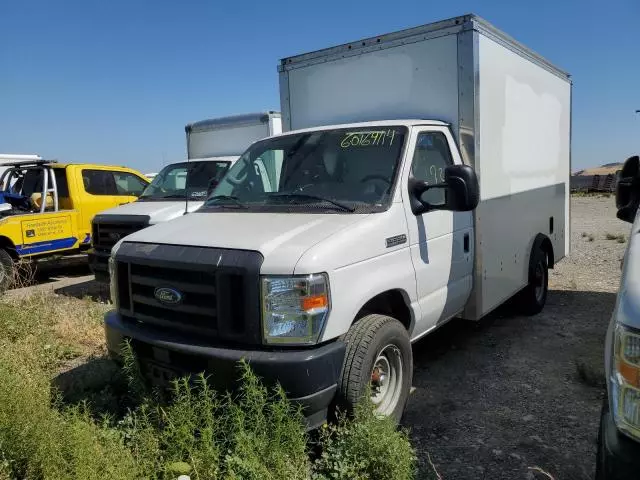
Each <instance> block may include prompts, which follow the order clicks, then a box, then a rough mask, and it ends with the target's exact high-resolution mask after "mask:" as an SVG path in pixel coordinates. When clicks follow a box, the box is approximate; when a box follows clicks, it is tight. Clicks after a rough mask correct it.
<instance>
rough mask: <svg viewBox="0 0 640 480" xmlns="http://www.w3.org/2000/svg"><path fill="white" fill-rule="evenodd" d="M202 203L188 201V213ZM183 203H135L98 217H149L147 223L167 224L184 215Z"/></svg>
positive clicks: (112, 209) (106, 211) (101, 213)
mask: <svg viewBox="0 0 640 480" xmlns="http://www.w3.org/2000/svg"><path fill="white" fill-rule="evenodd" d="M202 204H203V202H194V201H189V212H193V211H195V210H197V209H198V208H200V207H201V206H202ZM184 210H185V201H184V200H179V201H175V200H172V201H170V202H164V201H161V202H158V201H142V202H141V201H137V202H132V203H127V204H126V205H121V206H119V207H117V208H111V209H109V210H105V211H104V212H100V216H101V217H103V216H106V215H118V216H122V215H147V216H149V223H150V224H151V225H154V224H156V223H162V222H168V221H169V220H173V219H174V218H178V217H181V216H183V215H184Z"/></svg>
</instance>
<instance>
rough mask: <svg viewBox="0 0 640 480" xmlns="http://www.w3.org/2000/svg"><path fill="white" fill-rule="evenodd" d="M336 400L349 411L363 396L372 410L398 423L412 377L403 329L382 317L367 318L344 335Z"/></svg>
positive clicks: (408, 341) (391, 319) (409, 351)
mask: <svg viewBox="0 0 640 480" xmlns="http://www.w3.org/2000/svg"><path fill="white" fill-rule="evenodd" d="M344 341H345V342H346V344H347V350H346V354H345V361H344V364H343V367H342V374H341V376H340V381H339V383H338V389H339V392H338V393H339V397H338V398H339V400H340V403H341V404H342V406H344V407H346V409H347V411H349V412H352V411H353V410H354V409H355V407H356V405H357V404H358V402H360V401H361V399H362V398H363V396H364V395H367V394H368V395H370V399H371V403H372V404H373V406H374V408H375V411H376V412H377V413H378V414H380V415H385V416H389V417H391V418H393V419H394V420H395V421H396V422H399V421H400V419H401V418H402V413H403V411H404V407H405V405H406V403H407V400H408V398H409V391H410V389H411V380H412V378H413V355H412V351H411V342H410V340H409V335H408V333H407V330H406V329H405V328H404V326H403V325H402V324H401V323H400V322H399V321H398V320H396V319H395V318H392V317H388V316H385V315H378V314H372V315H367V316H365V317H363V318H361V319H360V320H358V321H357V322H356V323H354V324H353V325H352V326H351V328H350V329H349V331H348V332H347V334H346V336H345V338H344Z"/></svg>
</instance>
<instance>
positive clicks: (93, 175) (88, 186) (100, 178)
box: [82, 170, 117, 195]
mask: <svg viewBox="0 0 640 480" xmlns="http://www.w3.org/2000/svg"><path fill="white" fill-rule="evenodd" d="M82 182H83V183H84V189H85V191H86V192H87V193H90V194H91V195H117V193H116V192H117V188H116V182H115V180H114V178H113V174H112V173H111V172H109V171H108V170H83V171H82Z"/></svg>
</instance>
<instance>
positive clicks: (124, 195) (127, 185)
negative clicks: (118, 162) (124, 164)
mask: <svg viewBox="0 0 640 480" xmlns="http://www.w3.org/2000/svg"><path fill="white" fill-rule="evenodd" d="M112 174H113V180H114V183H115V186H116V192H115V196H116V197H117V199H116V203H117V204H118V205H125V204H127V203H131V202H135V201H136V200H137V199H138V197H139V196H140V195H141V194H142V192H143V191H144V189H145V188H146V187H147V185H148V184H149V181H148V180H147V179H143V178H141V177H139V176H137V175H135V174H133V173H131V172H121V171H117V170H114V171H113V172H112Z"/></svg>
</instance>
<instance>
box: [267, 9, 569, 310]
mask: <svg viewBox="0 0 640 480" xmlns="http://www.w3.org/2000/svg"><path fill="white" fill-rule="evenodd" d="M279 72H280V98H281V110H282V118H283V129H284V130H285V131H286V130H298V129H303V128H310V127H316V126H319V125H331V124H340V123H351V122H364V121H379V120H392V119H403V118H418V119H438V120H442V121H445V122H447V123H449V124H450V125H451V130H452V131H453V133H454V135H455V136H456V137H457V140H458V145H459V147H460V153H461V155H462V158H463V161H464V163H465V164H467V165H470V166H472V167H473V168H474V170H475V171H476V173H477V176H478V178H479V182H480V204H479V206H478V208H476V210H475V211H474V219H473V221H474V226H475V269H474V283H473V294H472V296H471V298H470V300H469V303H468V305H467V308H466V309H465V312H464V317H465V318H469V319H479V318H481V317H482V316H484V315H485V314H487V313H488V312H489V311H491V310H492V309H494V308H495V307H497V306H498V305H499V304H500V303H502V302H503V301H504V300H506V299H507V298H509V297H511V296H512V295H513V294H514V293H516V292H517V291H518V290H519V289H521V288H522V287H523V286H524V285H526V283H527V275H528V258H527V257H526V256H525V255H524V253H525V252H529V251H530V250H531V248H530V247H531V243H532V242H533V241H534V238H535V233H537V232H545V233H546V234H547V235H548V237H549V238H550V240H551V242H552V244H553V252H554V256H555V258H554V259H551V262H552V263H553V262H554V261H558V260H560V259H561V258H563V257H564V256H565V255H567V254H568V253H569V248H570V243H569V240H570V235H569V228H570V218H569V191H570V188H569V177H570V172H571V81H570V78H569V75H568V74H567V73H565V72H563V71H562V70H560V69H558V68H556V67H554V66H553V65H551V64H550V63H549V62H548V61H547V60H545V59H543V58H542V57H540V56H539V55H537V54H536V53H534V52H533V51H531V50H530V49H528V48H527V47H525V46H524V45H522V44H520V43H519V42H517V41H516V40H514V39H513V38H511V37H510V36H508V35H506V34H504V33H502V32H501V31H499V30H497V29H496V28H495V27H493V26H492V25H490V24H489V23H488V22H486V21H485V20H483V19H481V18H479V17H477V16H475V15H466V16H462V17H457V18H452V19H449V20H444V21H440V22H436V23H432V24H428V25H424V26H421V27H416V28H411V29H408V30H403V31H400V32H395V33H391V34H388V35H382V36H378V37H371V38H367V39H364V40H360V41H357V42H353V43H349V44H345V45H340V46H337V47H333V48H327V49H324V50H319V51H316V52H311V53H307V54H303V55H298V56H295V57H289V58H285V59H283V60H282V61H281V63H280V66H279ZM542 212H544V214H543V213H542ZM524 245H528V248H523V246H524Z"/></svg>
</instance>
